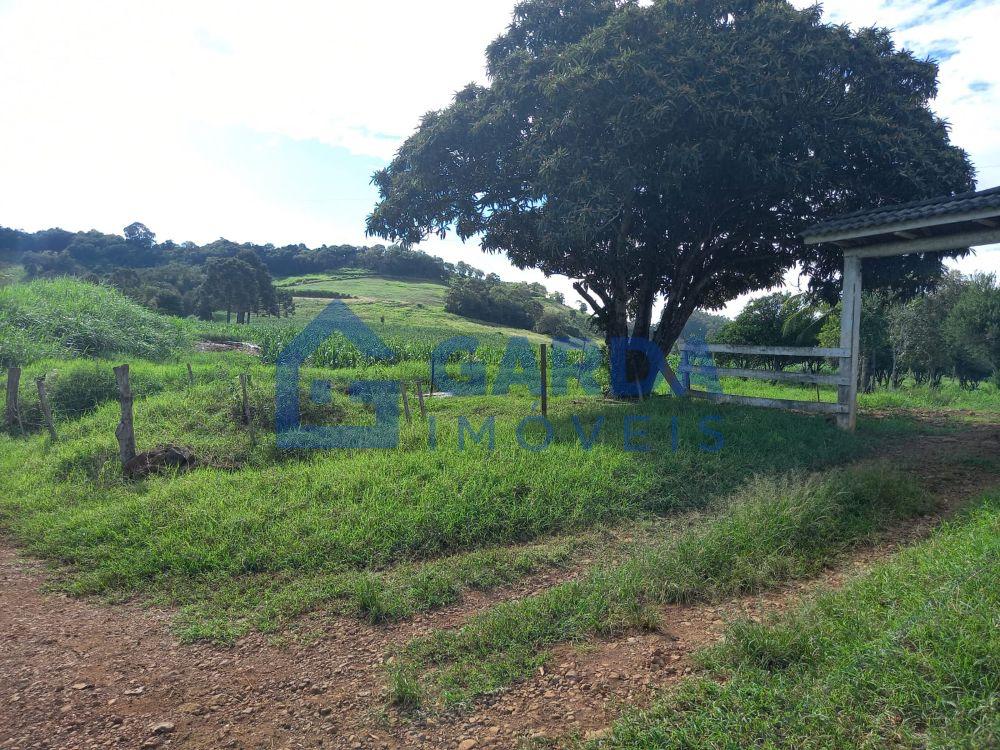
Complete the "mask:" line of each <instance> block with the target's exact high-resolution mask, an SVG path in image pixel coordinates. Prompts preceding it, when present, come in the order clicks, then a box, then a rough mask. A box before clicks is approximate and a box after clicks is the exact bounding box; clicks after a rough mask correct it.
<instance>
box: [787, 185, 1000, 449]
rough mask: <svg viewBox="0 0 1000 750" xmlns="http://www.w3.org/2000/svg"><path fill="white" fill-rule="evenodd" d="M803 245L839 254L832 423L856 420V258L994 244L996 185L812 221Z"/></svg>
mask: <svg viewBox="0 0 1000 750" xmlns="http://www.w3.org/2000/svg"><path fill="white" fill-rule="evenodd" d="M802 238H803V240H804V241H805V243H806V244H807V245H821V244H827V245H835V246H836V247H838V248H840V249H841V250H842V251H843V253H844V289H843V297H842V299H843V304H842V312H841V325H840V349H842V350H846V352H847V356H845V357H843V358H841V359H840V368H839V373H838V374H839V375H841V376H846V381H847V382H846V383H842V384H840V385H839V386H838V387H839V396H838V399H837V402H838V404H839V405H842V406H844V407H846V408H845V409H843V410H842V411H840V412H839V413H838V415H837V423H838V424H839V425H840V426H841V427H843V428H844V429H848V430H853V429H854V428H855V426H856V424H857V410H858V407H857V400H858V399H857V396H858V366H859V362H860V355H861V352H860V333H861V290H862V279H861V261H862V260H863V259H865V258H888V257H893V256H899V255H909V254H911V253H934V252H946V251H949V250H958V249H962V248H967V247H979V246H982V245H990V244H994V243H1000V187H994V188H990V189H989V190H978V191H974V192H969V193H960V194H958V195H948V196H942V197H940V198H931V199H929V200H922V201H916V202H913V203H904V204H900V205H894V206H884V207H882V208H876V209H873V210H870V211H859V212H857V213H852V214H847V215H845V216H840V217H837V218H834V219H830V220H828V221H824V222H820V223H818V224H815V225H813V226H812V227H810V228H809V229H807V230H806V231H805V232H803V233H802Z"/></svg>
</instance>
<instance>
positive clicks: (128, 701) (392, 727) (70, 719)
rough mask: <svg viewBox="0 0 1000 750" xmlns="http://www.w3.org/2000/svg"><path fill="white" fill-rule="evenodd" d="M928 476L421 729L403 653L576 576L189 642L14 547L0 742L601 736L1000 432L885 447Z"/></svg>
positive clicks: (486, 743) (370, 744) (996, 447)
mask: <svg viewBox="0 0 1000 750" xmlns="http://www.w3.org/2000/svg"><path fill="white" fill-rule="evenodd" d="M884 456H885V457H890V458H891V459H893V460H894V461H898V462H899V463H900V464H902V465H904V466H909V467H911V468H912V470H913V471H914V472H915V473H917V474H918V475H919V476H920V477H921V478H922V479H923V481H924V482H925V484H926V485H927V486H928V488H929V489H930V490H931V491H933V492H934V493H935V494H936V495H937V496H938V499H939V502H940V510H939V511H938V512H937V513H936V514H935V515H933V516H927V517H924V518H921V519H917V520H916V521H914V522H911V523H908V524H905V525H903V526H901V527H899V528H897V529H896V530H895V531H894V532H893V534H892V535H891V536H890V537H889V538H888V539H885V540H883V541H882V542H881V543H880V544H879V545H878V546H876V547H871V548H868V549H864V550H862V551H860V552H859V553H857V554H855V555H854V556H853V557H852V558H851V559H850V560H847V561H844V562H843V563H842V564H841V565H838V566H837V567H836V568H835V569H831V570H829V571H827V572H826V573H825V574H824V575H822V576H820V577H819V578H818V579H816V580H812V581H809V582H805V583H799V584H795V585H791V586H787V587H784V588H781V589H778V590H774V591H771V592H768V593H767V594H765V595H761V596H754V597H745V598H740V599H736V600H732V601H728V602H724V603H722V604H719V605H714V606H704V605H702V606H685V607H679V606H678V607H671V608H669V609H667V610H666V611H665V616H664V618H663V622H664V623H666V626H665V628H664V629H663V630H662V631H660V632H654V633H641V634H639V633H637V634H633V635H630V636H627V637H624V638H621V639H617V640H614V641H601V642H592V643H588V644H582V645H579V646H574V647H560V648H559V649H558V650H557V651H556V656H555V658H554V659H553V660H552V661H551V663H550V666H549V667H548V668H546V669H544V670H541V671H540V673H539V674H537V675H536V676H535V677H534V678H533V679H532V680H529V681H527V682H526V683H523V684H521V685H517V686H515V687H513V688H512V689H510V690H508V691H505V692H503V693H501V694H499V695H496V696H493V697H492V698H490V699H488V700H485V701H482V702H480V703H477V704H476V705H475V706H474V707H472V709H471V710H469V711H467V712H463V713H455V714H450V715H446V716H442V717H435V718H422V719H416V720H412V719H409V718H407V717H405V716H401V715H399V714H397V713H396V712H394V711H391V710H388V709H386V708H385V701H384V695H383V690H384V687H383V676H384V673H383V667H382V661H383V659H384V658H385V655H386V654H388V653H389V652H390V651H391V649H392V648H393V647H394V646H395V645H396V644H399V643H401V642H403V641H405V640H407V639H409V638H412V637H414V636H417V635H421V634H425V633H429V632H430V631H431V630H432V629H433V628H437V627H443V626H451V625H455V624H457V623H459V622H461V621H462V620H463V619H464V618H466V617H468V616H469V615H470V614H471V613H473V612H475V611H477V610H480V609H482V608H484V607H485V606H487V605H489V604H492V603H494V602H496V601H497V600H499V599H502V598H513V597H520V596H524V595H526V594H528V593H531V592H533V591H537V590H540V589H542V588H544V587H546V586H549V585H552V584H553V583H555V582H557V581H558V580H563V579H565V577H566V575H567V574H566V573H565V572H557V573H552V574H549V575H546V576H539V577H537V578H534V579H530V580H528V581H525V582H523V583H522V584H519V585H518V586H515V587H511V588H508V589H506V590H504V591H503V592H500V593H497V594H494V595H485V594H480V595H478V596H473V597H470V598H468V599H467V600H466V601H464V602H463V603H462V604H461V605H459V606H456V607H453V608H451V609H448V610H444V611H441V612H438V613H435V614H432V615H426V616H422V617H418V618H414V619H413V620H410V621H408V622H406V623H403V624H400V625H396V626H390V627H373V626H369V625H366V624H363V623H360V622H357V621H355V620H350V619H345V618H331V617H326V616H314V617H310V618H307V619H306V620H305V621H304V622H303V623H302V624H301V626H300V627H298V628H296V630H295V632H294V633H293V634H291V635H289V636H288V637H287V638H285V639H284V640H283V641H276V640H274V639H270V640H269V639H267V638H266V637H264V636H261V635H252V636H249V637H246V638H244V639H242V640H240V642H239V643H238V644H237V645H236V646H235V647H233V648H217V647H213V646H209V645H196V646H181V645H179V644H178V642H177V640H176V639H175V638H174V637H173V636H172V635H171V633H170V630H169V626H170V620H171V617H172V613H170V612H165V611H159V610H152V609H144V608H141V607H139V606H137V605H135V604H125V605H116V606H106V605H104V604H102V603H101V602H99V601H97V600H93V599H89V600H87V599H74V598H69V597H66V596H63V595H61V594H53V593H45V591H44V581H45V569H44V568H43V567H42V566H41V565H40V564H38V563H35V562H31V561H27V560H25V559H24V558H23V557H22V556H20V555H19V554H18V552H17V551H16V550H15V548H14V547H13V545H12V544H11V543H10V542H3V543H0V634H2V640H0V748H4V749H7V748H19V749H20V748H66V749H67V750H69V749H70V748H92V747H185V748H217V747H224V748H227V747H229V748H306V747H329V748H395V747H426V748H437V747H443V748H460V750H471V748H492V747H496V748H501V747H504V748H506V747H516V746H518V745H519V744H520V743H522V742H524V741H530V740H531V738H533V737H534V738H536V739H541V738H544V737H557V736H562V735H566V734H571V733H577V734H579V735H580V736H594V735H596V734H599V733H600V732H602V731H603V730H604V728H605V727H607V726H608V725H609V724H610V723H611V721H613V720H614V719H615V718H616V717H617V715H618V713H619V711H620V709H621V708H622V707H624V706H625V705H629V704H631V705H635V704H642V703H644V702H645V701H647V700H648V699H649V698H650V697H651V695H652V693H653V691H654V690H655V689H657V688H660V687H663V686H664V685H667V684H669V683H671V682H672V681H675V680H677V679H680V678H682V677H683V676H684V675H685V674H687V673H688V672H690V670H691V661H690V655H691V653H692V652H693V651H694V650H696V649H698V648H699V647H701V646H703V645H706V644H707V643H710V642H712V641H713V640H715V639H717V638H718V637H719V634H720V633H721V630H722V628H723V625H724V622H725V621H726V620H727V619H730V618H732V617H735V616H739V615H741V614H742V615H749V616H751V617H761V616H763V615H764V614H766V613H768V612H771V611H775V610H780V609H782V608H785V607H789V606H793V605H794V604H795V603H796V602H797V601H798V600H799V598H800V597H801V596H802V595H803V594H804V593H806V592H808V591H809V590H811V589H813V588H815V587H817V586H829V585H838V584H839V583H840V582H842V581H843V580H845V579H846V578H848V577H850V576H851V575H852V574H854V573H855V572H856V571H858V570H863V569H865V568H866V567H868V566H869V565H870V564H871V563H873V562H874V561H876V560H878V559H881V558H883V557H885V556H887V555H889V554H891V553H892V551H894V550H895V549H897V548H898V547H899V546H900V545H903V544H906V543H908V542H911V541H913V540H914V539H917V538H920V537H922V536H924V535H925V534H926V533H927V532H928V531H929V530H930V529H932V528H933V527H934V526H935V525H936V524H937V523H938V522H939V521H940V520H941V518H942V517H944V516H946V515H947V514H949V513H950V512H953V511H954V510H955V509H956V508H957V507H958V506H959V505H960V504H961V503H962V501H963V500H965V499H967V498H969V497H970V496H972V495H974V494H977V493H978V492H981V491H982V490H984V489H986V488H987V487H989V486H991V485H995V484H996V483H997V482H998V481H1000V464H998V460H1000V428H998V427H997V426H995V425H981V424H977V425H968V426H965V427H962V428H961V429H960V430H959V431H956V432H951V433H948V434H941V435H931V436H921V437H918V438H914V439H913V440H912V441H910V442H907V443H898V444H894V445H892V446H890V447H888V448H887V449H886V450H885V451H884Z"/></svg>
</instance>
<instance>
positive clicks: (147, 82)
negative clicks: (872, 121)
mask: <svg viewBox="0 0 1000 750" xmlns="http://www.w3.org/2000/svg"><path fill="white" fill-rule="evenodd" d="M796 4H797V5H806V4H809V3H805V2H801V1H800V0H796ZM513 6H514V0H475V1H474V2H470V0H425V1H424V2H420V3H414V2H412V1H411V0H367V2H364V3H347V2H342V0H283V1H282V2H278V1H277V0H274V1H273V2H259V1H256V0H240V2H229V1H228V0H198V1H196V2H189V1H188V0H175V1H174V2H170V3H137V2H135V1H134V0H130V1H128V2H124V1H122V0H102V2H81V1H79V0H72V1H69V0H65V1H61V0H0V103H2V110H0V225H3V226H13V227H17V228H21V229H25V230H29V231H34V230H38V229H44V228H48V227H53V226H60V227H63V228H65V229H73V230H83V229H98V230H101V231H104V232H121V229H122V228H123V227H124V226H126V225H128V224H130V223H132V222H133V221H142V222H143V223H145V224H146V225H147V226H149V227H150V228H151V229H153V230H154V231H155V232H156V233H157V235H158V237H159V238H160V239H167V238H170V239H173V240H175V241H178V242H180V241H184V240H192V241H194V242H198V243H204V242H209V241H212V240H215V239H218V238H219V237H226V238H227V239H230V240H234V241H237V242H256V243H266V242H271V243H274V244H276V245H282V244H289V243H299V242H302V243H305V244H307V245H310V246H315V245H321V244H373V243H374V242H375V241H376V240H373V239H372V238H366V237H365V234H364V219H365V216H366V215H367V214H368V213H369V212H370V211H371V209H372V207H373V205H374V203H375V200H376V197H377V196H376V192H375V190H374V189H373V188H372V187H371V185H370V177H371V174H372V173H373V172H374V171H375V170H377V169H379V168H380V167H382V166H383V165H385V164H386V163H387V162H388V160H389V159H391V157H392V155H393V153H394V152H395V150H396V149H397V148H398V147H399V145H400V144H401V143H402V141H403V139H404V138H405V137H406V136H407V135H409V134H410V133H411V132H412V131H413V130H414V128H415V127H416V126H417V124H418V122H419V119H420V116H421V115H422V114H423V113H424V112H426V111H428V110H433V109H438V108H441V107H444V106H446V105H447V104H448V103H449V101H450V99H451V97H452V95H453V94H454V92H455V91H457V90H459V89H461V88H462V87H464V86H465V85H466V84H467V83H468V82H470V81H480V82H485V80H486V77H485V71H484V50H485V48H486V46H487V44H488V43H489V42H490V41H492V40H493V39H494V38H495V37H496V36H498V35H499V34H500V33H502V32H503V30H504V29H505V28H506V26H507V24H508V23H509V21H510V16H511V10H512V8H513ZM824 8H825V11H826V17H827V18H828V20H830V21H832V22H836V23H848V24H851V25H852V26H856V27H860V26H870V25H873V24H877V25H881V26H888V27H890V28H893V29H895V30H896V31H895V37H896V40H897V42H898V43H899V44H901V45H903V46H906V47H908V48H910V49H912V50H913V51H914V52H916V53H917V54H918V55H920V56H931V57H934V58H936V59H937V60H938V61H939V62H940V64H941V87H940V93H939V96H938V99H937V100H936V102H935V103H934V108H935V110H936V111H937V112H938V113H939V114H940V115H941V116H943V117H945V118H946V119H947V120H949V121H950V123H951V126H952V140H953V141H954V142H955V143H957V144H958V145H960V146H962V147H963V148H965V149H966V150H967V151H969V153H970V155H971V156H972V159H973V161H974V163H975V165H976V167H977V169H978V172H979V187H980V188H984V187H992V186H994V185H1000V43H998V41H997V39H996V31H997V29H998V28H1000V0H828V2H826V3H825V4H824ZM420 249H423V250H425V251H426V252H429V253H432V254H434V255H439V256H441V257H444V258H446V259H447V260H449V261H453V262H454V261H457V260H465V261H466V262H468V263H470V264H472V265H474V266H477V267H479V268H482V269H484V270H486V271H487V272H496V273H499V274H500V275H501V276H502V277H503V278H505V279H510V280H515V279H525V280H531V281H541V282H542V283H545V284H546V285H547V286H548V287H549V288H550V289H552V290H559V291H562V292H564V293H565V294H566V296H567V298H568V299H570V300H575V299H576V295H575V293H573V291H572V287H571V285H570V282H569V280H567V279H564V278H559V277H553V278H550V279H545V278H544V277H542V275H541V274H540V273H538V272H536V271H531V270H528V271H520V270H518V269H515V268H513V267H512V266H511V265H510V264H509V263H507V261H506V260H505V258H503V256H489V255H485V254H484V253H482V251H480V250H479V248H478V245H477V244H476V243H474V242H473V243H469V244H466V245H462V244H461V243H460V242H458V241H457V240H454V239H447V240H444V241H441V240H433V241H428V242H425V243H423V244H422V245H421V246H420ZM953 265H954V266H955V267H957V268H959V269H960V270H962V271H964V272H972V271H976V270H983V271H994V272H998V273H1000V248H998V247H994V248H989V249H980V250H979V252H978V253H977V254H976V255H975V256H973V257H971V258H967V259H964V260H962V261H957V262H955V263H954V264H953ZM796 283H797V282H796V279H795V274H790V275H789V278H788V284H789V286H790V287H792V288H794V286H795V284H796ZM745 301H746V300H745V298H741V299H739V300H735V301H734V302H733V303H731V304H730V305H729V306H728V307H727V308H726V313H727V314H730V315H732V314H734V313H735V312H737V311H738V310H739V309H740V307H741V306H742V305H743V304H744V303H745Z"/></svg>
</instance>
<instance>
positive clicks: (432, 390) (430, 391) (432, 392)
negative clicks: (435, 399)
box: [427, 354, 434, 398]
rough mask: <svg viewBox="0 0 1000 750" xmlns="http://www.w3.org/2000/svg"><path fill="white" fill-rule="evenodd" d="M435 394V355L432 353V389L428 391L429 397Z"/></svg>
mask: <svg viewBox="0 0 1000 750" xmlns="http://www.w3.org/2000/svg"><path fill="white" fill-rule="evenodd" d="M433 395H434V355H433V354H432V355H431V389H430V390H429V391H428V392H427V398H431V397H432V396H433Z"/></svg>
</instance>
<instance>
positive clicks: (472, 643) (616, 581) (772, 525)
mask: <svg viewBox="0 0 1000 750" xmlns="http://www.w3.org/2000/svg"><path fill="white" fill-rule="evenodd" d="M928 507H929V501H928V499H927V498H926V496H925V495H924V494H923V493H922V492H921V491H920V489H919V488H918V487H917V486H915V485H914V484H913V482H912V481H910V480H908V479H907V478H906V477H905V476H903V475H901V474H899V473H897V472H894V471H892V470H890V469H889V468H888V467H884V466H880V467H875V468H867V469H852V470H840V471H833V472H829V473H827V474H824V475H820V476H818V477H811V478H810V477H805V476H801V475H791V476H788V477H785V478H778V479H775V478H771V479H762V478H758V479H755V480H753V481H751V482H750V483H749V484H747V485H746V486H745V487H744V488H743V489H742V490H741V491H740V492H738V493H737V494H736V495H735V496H734V497H733V498H731V499H729V500H728V501H727V502H726V503H724V504H723V505H722V506H721V508H720V509H719V510H718V513H717V514H716V515H715V516H714V517H710V518H709V519H708V520H706V521H704V522H703V523H701V524H699V525H696V526H694V527H692V528H690V529H687V530H685V531H682V532H679V533H677V534H675V535H672V536H670V537H668V538H667V539H666V541H664V542H662V543H660V544H656V545H652V546H649V547H648V548H645V549H641V550H640V551H638V552H637V553H636V554H635V555H634V556H633V557H632V558H631V559H629V560H628V561H626V562H624V563H622V564H619V565H614V566H611V567H599V568H597V569H595V570H594V571H592V572H591V573H590V574H588V575H586V576H585V577H583V578H582V579H580V580H577V581H572V582H569V583H566V584H563V585H560V586H555V587H553V588H550V589H548V590H546V591H544V592H542V593H540V594H538V595H535V596H532V597H528V598H526V599H522V600H520V601H515V602H510V603H506V604H502V605H499V606H497V607H495V608H494V609H492V610H490V611H487V612H485V613H483V614H480V615H477V616H476V617H474V618H472V619H471V620H470V621H469V622H468V623H467V624H465V625H464V626H462V627H461V628H459V629H456V630H442V631H438V632H436V633H435V634H433V635H431V636H428V637H425V638H418V639H416V640H414V641H411V642H410V643H409V644H407V646H406V647H405V648H404V649H403V651H402V652H401V653H400V655H399V658H398V660H397V661H396V662H395V663H394V665H393V666H392V668H391V671H390V694H391V698H392V700H393V701H394V702H395V703H397V704H399V705H409V706H412V705H413V704H414V701H415V700H416V699H417V698H418V697H419V698H420V702H421V703H425V704H431V705H435V704H436V705H444V706H448V705H453V704H457V703H465V702H468V701H469V700H471V699H472V698H475V697H476V696H478V695H482V694H484V693H489V692H492V691H495V690H497V689H499V688H501V687H503V686H505V685H507V684H509V683H510V682H512V681H514V680H516V679H520V678H523V677H526V676H527V675H529V674H530V673H531V672H532V671H533V670H534V669H536V668H537V667H538V665H539V664H541V663H543V662H544V661H545V659H546V658H547V653H546V650H547V649H548V648H549V647H551V646H552V645H554V644H556V643H561V642H566V641H572V640H581V639H585V638H589V637H593V636H595V635H598V634H605V633H614V632H621V631H624V630H627V629H630V628H638V627H645V626H649V625H650V624H652V623H654V622H655V621H656V618H657V614H656V608H657V607H658V606H660V605H664V604H668V603H677V602H690V601H696V600H715V599H719V598H721V597H725V596H733V595H736V594H741V593H746V592H751V591H759V590H762V589H764V588H767V587H768V586H772V585H774V584H776V583H779V582H782V581H787V580H791V579H796V578H802V577H805V576H808V575H811V574H814V573H816V572H817V571H818V570H819V569H821V568H822V567H823V566H825V565H827V564H829V563H830V562H832V561H833V560H835V559H836V558H837V557H838V556H839V555H840V554H841V553H843V552H844V551H845V550H847V549H849V548H851V547H853V546H856V545H858V544H859V543H861V542H864V541H866V540H868V539H870V538H872V536H873V535H874V534H876V533H877V532H878V531H879V530H880V529H884V528H885V527H886V526H887V525H889V524H891V523H892V522H893V521H894V520H896V519H899V518H902V517H907V516H911V515H914V514H916V513H920V512H923V511H926V510H927V509H928ZM418 687H419V693H418V692H415V690H416V688H418Z"/></svg>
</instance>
